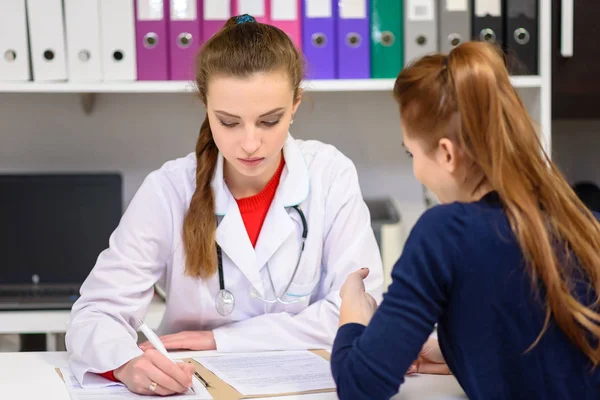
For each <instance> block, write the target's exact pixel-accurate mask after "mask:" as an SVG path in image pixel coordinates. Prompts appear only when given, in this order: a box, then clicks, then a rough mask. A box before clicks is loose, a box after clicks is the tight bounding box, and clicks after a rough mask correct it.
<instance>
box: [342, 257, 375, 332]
mask: <svg viewBox="0 0 600 400" xmlns="http://www.w3.org/2000/svg"><path fill="white" fill-rule="evenodd" d="M367 276H369V270H368V269H367V268H362V269H360V270H358V271H356V272H353V273H351V274H350V275H348V277H347V278H346V281H345V282H344V285H342V289H341V290H340V297H341V298H342V306H341V308H340V326H341V325H344V324H349V323H358V324H362V325H368V324H369V321H370V320H371V318H372V317H373V314H375V310H377V302H376V301H375V299H374V298H373V297H372V296H371V295H370V294H368V293H367V292H366V291H365V284H364V282H363V280H364V279H365V278H366V277H367Z"/></svg>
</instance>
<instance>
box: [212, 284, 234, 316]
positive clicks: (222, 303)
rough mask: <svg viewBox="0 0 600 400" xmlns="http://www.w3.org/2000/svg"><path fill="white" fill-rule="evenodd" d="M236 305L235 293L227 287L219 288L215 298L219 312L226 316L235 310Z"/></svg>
mask: <svg viewBox="0 0 600 400" xmlns="http://www.w3.org/2000/svg"><path fill="white" fill-rule="evenodd" d="M234 307H235V297H233V293H231V292H230V291H229V290H227V289H221V290H219V294H218V295H217V298H216V299H215V308H216V309H217V312H218V313H219V314H221V315H222V316H224V317H225V316H227V315H229V314H231V313H232V312H233V308H234Z"/></svg>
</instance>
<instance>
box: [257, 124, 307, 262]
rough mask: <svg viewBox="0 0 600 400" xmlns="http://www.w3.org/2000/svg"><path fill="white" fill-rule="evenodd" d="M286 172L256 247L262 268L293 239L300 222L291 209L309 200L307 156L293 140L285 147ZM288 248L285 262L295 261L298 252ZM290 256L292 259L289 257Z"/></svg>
mask: <svg viewBox="0 0 600 400" xmlns="http://www.w3.org/2000/svg"><path fill="white" fill-rule="evenodd" d="M283 157H284V159H285V168H284V169H283V172H282V173H281V179H280V181H279V187H278V188H277V192H276V193H275V197H274V198H273V202H272V203H271V207H270V208H269V211H268V213H267V216H266V218H265V221H264V223H263V226H262V228H261V231H260V235H259V237H258V241H257V243H256V259H257V263H258V266H259V268H263V267H264V266H265V265H266V264H267V262H268V261H269V260H270V259H271V257H273V255H274V254H275V253H276V252H277V250H278V249H279V248H280V247H281V246H282V245H283V243H284V242H285V241H286V240H288V239H289V238H290V235H292V234H293V233H294V237H295V236H296V235H295V229H301V227H300V228H297V227H296V224H297V223H296V222H295V221H294V219H292V217H291V216H290V214H289V213H290V212H292V213H293V212H295V211H289V208H290V207H292V206H296V205H299V204H301V203H302V202H303V201H304V200H306V198H307V197H308V191H309V177H308V169H307V167H306V161H305V160H304V154H303V153H302V151H301V150H300V148H299V147H298V145H297V143H296V141H295V140H294V139H293V138H292V137H291V136H289V137H288V140H287V141H286V143H285V146H284V147H283ZM295 247H296V246H288V249H289V250H290V251H289V253H290V254H289V255H286V258H285V259H288V258H289V260H295V258H296V257H297V254H296V252H294V251H293V250H294V248H295ZM288 256H289V257H288Z"/></svg>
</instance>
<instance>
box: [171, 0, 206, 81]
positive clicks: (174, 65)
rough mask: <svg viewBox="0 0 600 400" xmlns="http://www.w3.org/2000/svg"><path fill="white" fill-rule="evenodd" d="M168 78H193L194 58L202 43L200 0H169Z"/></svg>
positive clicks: (186, 79)
mask: <svg viewBox="0 0 600 400" xmlns="http://www.w3.org/2000/svg"><path fill="white" fill-rule="evenodd" d="M169 1H170V16H169V55H170V57H169V61H170V67H171V68H170V79H171V80H174V81H189V80H193V79H194V70H195V68H194V63H195V62H194V60H195V56H196V53H197V52H198V49H199V47H200V44H201V43H202V29H201V27H200V21H202V0H169Z"/></svg>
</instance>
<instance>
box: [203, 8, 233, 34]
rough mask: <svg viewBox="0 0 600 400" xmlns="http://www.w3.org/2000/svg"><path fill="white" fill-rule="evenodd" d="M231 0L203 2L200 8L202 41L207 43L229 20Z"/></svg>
mask: <svg viewBox="0 0 600 400" xmlns="http://www.w3.org/2000/svg"><path fill="white" fill-rule="evenodd" d="M232 1H233V0H204V3H203V7H202V10H203V11H202V17H203V18H202V40H203V41H207V40H208V39H210V38H211V37H212V36H213V35H214V34H215V33H217V32H218V31H220V30H221V28H222V27H223V25H225V23H226V22H227V20H228V19H229V18H231V16H232V14H231V2H232Z"/></svg>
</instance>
